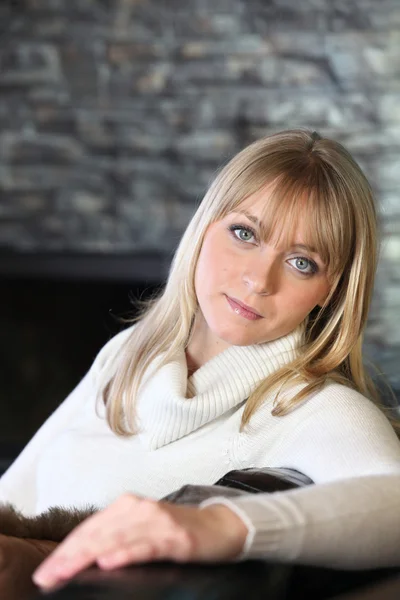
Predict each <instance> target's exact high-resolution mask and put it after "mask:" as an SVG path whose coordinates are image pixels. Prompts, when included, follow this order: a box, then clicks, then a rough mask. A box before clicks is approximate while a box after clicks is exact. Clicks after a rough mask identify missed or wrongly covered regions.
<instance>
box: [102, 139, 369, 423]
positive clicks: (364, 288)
mask: <svg viewBox="0 0 400 600" xmlns="http://www.w3.org/2000/svg"><path fill="white" fill-rule="evenodd" d="M270 183H273V184H274V185H273V191H272V195H271V196H270V198H269V200H268V203H266V206H265V213H266V218H264V219H263V220H264V222H265V223H267V225H268V227H267V229H268V230H269V231H267V232H266V233H267V236H268V235H269V234H271V232H272V231H274V232H275V234H276V232H277V231H280V233H281V234H282V235H285V236H286V235H289V236H290V235H291V233H292V232H291V231H290V230H291V229H293V228H294V227H295V225H296V223H298V220H299V218H300V217H301V216H302V214H303V213H304V210H306V211H307V213H306V214H307V223H308V225H309V227H308V238H309V240H307V241H306V243H309V244H310V245H312V246H314V247H315V248H316V251H317V252H318V254H319V255H320V256H321V258H322V260H323V261H324V262H325V263H326V265H327V272H328V277H329V280H330V283H331V291H330V294H329V297H328V298H327V299H326V301H325V303H324V305H323V306H322V307H321V308H318V307H317V308H315V309H314V310H313V311H312V312H311V314H310V315H309V317H308V318H307V320H306V322H305V324H304V333H303V340H302V343H301V344H300V348H299V350H298V352H297V356H296V358H295V359H294V360H293V361H292V362H291V363H290V364H287V365H286V366H284V367H283V368H281V369H280V370H278V371H277V372H275V373H273V374H272V375H271V376H269V377H268V378H267V379H265V380H264V381H262V382H261V383H260V384H259V385H258V387H257V388H256V389H255V390H254V391H253V393H252V394H251V396H250V397H249V398H248V400H247V402H246V406H245V410H244V413H243V418H242V427H243V426H245V425H246V424H247V423H248V422H249V420H250V418H251V416H252V415H253V414H254V412H255V411H256V410H257V408H258V407H259V406H260V404H261V403H262V402H263V399H264V398H265V396H266V394H267V393H271V391H274V390H279V392H277V393H276V394H275V401H274V408H273V414H274V415H277V416H283V415H285V414H287V413H288V412H289V411H291V410H292V409H293V408H294V407H295V406H296V405H298V404H299V403H301V402H302V401H304V399H305V398H306V397H307V396H309V394H310V393H311V392H315V391H316V390H318V389H320V388H321V387H322V386H323V385H324V383H325V382H326V380H327V379H328V378H329V379H331V380H336V381H338V382H340V383H343V384H344V385H347V386H350V387H352V388H355V389H357V390H358V391H360V392H361V393H362V394H364V395H366V396H368V397H370V398H372V399H374V400H376V401H377V400H378V396H377V392H376V389H375V387H374V385H373V383H372V381H371V379H370V378H369V376H368V375H367V373H366V372H365V370H364V367H363V362H362V356H361V346H362V336H363V330H364V327H365V324H366V319H367V315H368V310H369V306H370V301H371V296H372V291H373V284H374V276H375V270H376V265H377V254H378V252H377V216H376V210H375V205H374V199H373V194H372V191H371V188H370V185H369V183H368V181H367V179H366V178H365V176H364V174H363V172H362V171H361V169H360V167H359V166H358V165H357V163H356V162H355V161H354V159H353V158H352V157H351V155H350V154H349V152H348V151H347V150H346V149H345V148H344V147H343V146H342V145H341V144H339V143H338V142H335V141H333V140H330V139H324V138H321V137H320V136H319V135H318V134H316V133H315V132H314V133H311V132H310V131H306V130H290V131H284V132H281V133H277V134H274V135H271V136H268V137H266V138H263V139H261V140H259V141H256V142H255V143H253V144H251V145H250V146H248V147H247V148H245V149H244V150H242V151H241V152H240V153H239V154H237V155H236V156H235V157H234V158H233V159H232V160H231V161H230V162H229V163H228V164H227V165H226V166H225V167H224V168H223V169H222V170H221V171H220V172H219V174H218V175H217V177H216V178H215V180H214V182H213V183H212V184H211V186H210V188H209V189H208V191H207V193H206V195H205V197H204V199H203V201H202V202H201V204H200V206H199V208H198V209H197V211H196V213H195V214H194V216H193V218H192V220H191V222H190V223H189V225H188V227H187V229H186V231H185V233H184V235H183V237H182V239H181V242H180V244H179V246H178V249H177V251H176V253H175V256H174V259H173V261H172V264H171V268H170V272H169V277H168V280H167V282H166V285H165V288H164V289H163V291H162V292H161V293H160V294H159V295H158V297H155V298H152V299H151V300H150V301H148V302H146V303H145V304H144V305H143V306H142V309H141V311H140V313H139V314H138V315H137V317H136V318H135V322H136V326H135V328H134V331H133V333H132V334H131V335H130V336H129V338H128V340H127V341H126V342H125V344H124V348H123V352H122V354H119V356H118V358H117V359H116V360H115V361H114V368H113V369H111V372H110V371H109V372H108V374H107V376H108V380H107V381H104V382H103V384H104V385H103V397H104V401H105V402H106V405H107V419H108V422H109V425H110V427H111V428H112V430H113V431H114V432H115V433H117V434H119V435H131V434H133V433H135V399H136V397H137V394H138V390H139V387H140V384H141V382H142V379H143V375H144V373H145V372H146V370H147V369H148V367H149V366H150V364H151V363H152V362H153V361H154V360H155V359H159V360H158V361H157V363H156V364H157V368H160V367H161V366H162V365H163V364H166V363H168V362H169V361H170V359H171V358H172V356H173V355H174V354H176V352H177V350H179V349H182V348H185V347H186V346H187V344H188V342H189V339H190V334H191V330H192V325H193V320H194V317H195V314H196V311H197V309H198V303H197V298H196V293H195V284H194V281H195V270H196V265H197V260H198V257H199V253H200V250H201V246H202V242H203V238H204V235H205V233H206V230H207V228H208V227H209V225H210V224H211V223H213V222H215V221H218V220H220V219H222V218H224V217H225V216H226V215H227V214H228V213H230V212H232V211H234V210H235V209H236V208H237V207H238V206H239V205H240V204H241V203H242V202H243V201H244V200H245V199H246V198H248V197H249V196H250V195H251V194H253V193H255V192H257V191H259V190H260V189H261V188H263V187H264V186H266V185H267V184H270ZM288 224H289V226H288ZM299 383H301V384H303V385H302V386H300V387H301V389H300V391H298V392H297V393H295V394H281V393H280V391H282V390H283V389H287V388H289V387H291V386H293V385H296V384H299Z"/></svg>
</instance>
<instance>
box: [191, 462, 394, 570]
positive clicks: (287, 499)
mask: <svg viewBox="0 0 400 600" xmlns="http://www.w3.org/2000/svg"><path fill="white" fill-rule="evenodd" d="M217 504H219V505H222V504H223V505H224V506H226V507H229V508H230V509H231V510H233V511H234V512H235V513H236V514H237V515H238V516H239V517H240V518H241V519H242V520H243V522H244V523H245V524H246V526H247V529H248V534H247V539H246V542H245V545H244V547H243V550H242V552H241V554H240V557H239V558H240V559H246V558H264V559H269V560H274V561H276V560H279V561H284V562H286V561H289V562H294V563H299V564H307V565H316V566H324V567H336V568H341V569H367V568H375V567H391V566H399V565H400V473H398V474H393V475H373V476H368V477H357V478H352V479H345V480H339V481H335V482H332V483H325V484H319V485H311V486H307V487H304V488H300V489H295V490H290V491H288V492H277V493H275V494H269V495H268V494H251V495H246V496H240V497H238V498H232V499H228V498H223V497H220V498H218V497H216V498H210V499H209V500H206V501H205V502H203V503H202V504H201V505H200V507H201V508H206V507H211V506H214V505H217Z"/></svg>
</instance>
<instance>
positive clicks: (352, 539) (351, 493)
mask: <svg viewBox="0 0 400 600" xmlns="http://www.w3.org/2000/svg"><path fill="white" fill-rule="evenodd" d="M246 558H259V559H266V560H271V561H284V562H294V563H299V564H309V565H317V566H326V567H339V568H343V569H364V568H374V567H389V566H399V565H400V474H397V475H380V476H370V477H360V478H354V479H349V480H343V481H335V482H332V483H327V484H320V485H311V486H307V487H305V488H302V489H296V490H290V491H287V492H279V493H275V494H250V495H248V496H246V497H240V498H237V499H226V498H223V497H215V498H211V499H209V500H206V501H205V502H203V503H202V504H201V505H200V507H190V506H174V505H173V504H169V503H167V502H155V501H152V500H146V499H143V498H137V497H135V496H133V495H132V494H126V495H125V496H123V497H121V498H120V499H119V500H117V501H116V502H114V503H113V504H112V505H110V506H109V507H107V508H106V509H105V510H103V511H101V512H99V513H97V514H96V515H94V516H92V517H90V518H89V519H87V521H85V522H84V523H82V524H81V525H80V526H78V527H77V529H76V530H75V531H74V532H73V533H72V534H71V535H70V536H68V538H67V539H66V540H65V541H64V542H63V543H62V544H60V546H59V547H58V548H57V550H56V551H55V552H54V553H53V554H52V555H51V556H50V557H49V558H48V559H47V560H46V561H45V562H44V563H43V565H42V566H41V567H40V568H39V569H38V571H36V573H35V576H34V577H35V581H36V583H38V584H39V585H42V586H44V587H48V586H52V585H54V584H56V583H58V582H59V581H62V580H66V579H69V578H70V577H73V576H74V575H75V574H76V573H77V572H79V571H81V570H82V569H84V568H86V567H87V566H89V565H90V564H92V563H96V562H97V564H98V565H99V566H100V567H101V568H104V569H112V568H117V567H121V566H124V565H127V564H132V563H137V562H150V561H153V560H160V559H162V560H175V561H177V562H191V561H195V562H199V561H207V562H210V561H211V562H212V561H226V560H238V559H239V560H243V559H246Z"/></svg>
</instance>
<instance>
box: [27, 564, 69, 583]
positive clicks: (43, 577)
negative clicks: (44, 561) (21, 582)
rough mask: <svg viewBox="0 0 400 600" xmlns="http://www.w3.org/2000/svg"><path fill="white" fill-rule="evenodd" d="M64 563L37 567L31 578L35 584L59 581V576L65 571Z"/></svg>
mask: <svg viewBox="0 0 400 600" xmlns="http://www.w3.org/2000/svg"><path fill="white" fill-rule="evenodd" d="M65 570H66V569H65V565H62V564H59V565H54V566H52V567H49V566H47V565H46V566H45V567H39V568H38V569H37V570H36V571H35V572H34V574H33V576H32V579H33V581H34V582H35V583H36V584H37V585H45V586H49V585H53V584H54V583H56V582H57V581H59V579H60V576H61V575H62V574H63V572H65Z"/></svg>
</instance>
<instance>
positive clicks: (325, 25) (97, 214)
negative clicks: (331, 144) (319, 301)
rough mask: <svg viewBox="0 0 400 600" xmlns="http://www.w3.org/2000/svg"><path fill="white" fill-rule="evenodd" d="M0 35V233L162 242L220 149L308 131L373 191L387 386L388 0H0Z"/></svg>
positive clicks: (75, 247) (391, 325)
mask: <svg viewBox="0 0 400 600" xmlns="http://www.w3.org/2000/svg"><path fill="white" fill-rule="evenodd" d="M0 35H1V47H0V193H1V197H0V249H3V250H5V249H7V250H10V249H12V250H16V251H20V252H31V251H46V252H55V251H68V252H69V251H76V252H99V253H104V252H112V253H119V252H139V251H140V252H143V251H153V250H157V251H160V250H161V251H162V252H170V251H171V250H172V249H173V248H174V247H175V246H176V242H177V240H178V239H179V236H180V234H181V232H182V231H183V229H184V227H185V225H186V224H187V222H188V220H189V218H190V216H191V214H192V213H193V210H194V208H195V206H196V203H197V201H198V200H199V199H200V198H201V196H202V194H203V193H204V191H205V189H206V187H207V184H208V183H209V181H210V179H211V178H212V176H213V174H214V173H215V170H216V169H217V167H218V166H219V165H220V164H221V163H223V162H225V161H226V160H227V159H228V158H229V157H231V156H232V155H233V154H234V153H235V152H237V151H238V150H239V149H240V148H242V147H243V146H244V145H245V144H247V143H248V142H250V141H252V140H253V139H255V138H256V137H259V136H261V135H265V134H268V133H270V132H274V131H277V130H280V129H285V128H290V127H297V126H306V127H311V128H314V129H317V130H319V131H320V132H321V133H322V134H325V135H328V136H332V137H334V138H336V139H338V140H339V141H341V142H343V143H344V144H345V145H346V146H347V147H348V148H349V149H350V151H352V152H353V154H354V155H355V157H356V159H357V160H358V161H359V162H360V164H361V165H362V167H363V168H364V169H365V171H366V173H367V175H368V176H369V178H370V180H371V182H372V184H373V186H374V188H375V190H376V192H377V196H378V200H379V203H380V207H381V214H382V232H383V250H382V258H381V264H380V268H379V274H378V284H377V287H376V294H375V298H374V306H373V309H372V312H371V319H370V325H369V328H368V348H369V350H370V354H371V355H372V357H373V358H376V357H379V362H380V364H381V365H382V366H383V368H384V370H385V372H386V373H387V374H388V376H389V378H390V380H391V382H392V383H393V384H394V385H395V386H396V387H398V388H399V389H400V374H399V370H398V366H399V357H400V319H399V318H398V317H399V312H400V311H399V309H400V262H399V259H400V200H399V191H398V188H399V183H400V153H399V150H400V60H399V57H400V3H399V2H398V0H380V1H379V2H376V1H375V0H302V1H301V2H299V1H297V0H275V1H274V0H250V1H249V0H212V1H210V0H114V1H111V0H110V1H106V0H15V1H12V0H8V2H7V1H6V0H3V1H2V3H1V5H0Z"/></svg>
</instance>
